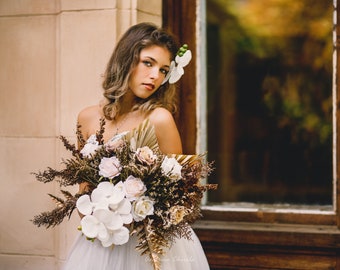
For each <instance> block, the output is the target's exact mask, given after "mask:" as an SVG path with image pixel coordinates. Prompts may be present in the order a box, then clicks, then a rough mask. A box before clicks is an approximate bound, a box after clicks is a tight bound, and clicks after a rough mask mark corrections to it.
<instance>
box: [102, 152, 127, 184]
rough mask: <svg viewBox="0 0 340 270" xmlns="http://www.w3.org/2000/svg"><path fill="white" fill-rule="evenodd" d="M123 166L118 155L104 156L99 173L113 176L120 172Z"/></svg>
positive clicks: (109, 176) (108, 176)
mask: <svg viewBox="0 0 340 270" xmlns="http://www.w3.org/2000/svg"><path fill="white" fill-rule="evenodd" d="M121 169H122V167H121V165H120V162H119V159H118V158H117V157H115V156H114V157H110V158H106V157H104V158H102V160H101V161H100V164H99V175H101V176H104V177H107V178H111V179H112V178H113V177H115V176H117V175H119V174H120V171H121Z"/></svg>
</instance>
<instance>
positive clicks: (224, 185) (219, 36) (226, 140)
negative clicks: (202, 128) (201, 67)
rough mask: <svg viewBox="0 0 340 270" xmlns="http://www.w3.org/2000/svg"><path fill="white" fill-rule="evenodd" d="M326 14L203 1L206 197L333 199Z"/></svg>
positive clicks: (308, 7)
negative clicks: (210, 187) (209, 170)
mask: <svg viewBox="0 0 340 270" xmlns="http://www.w3.org/2000/svg"><path fill="white" fill-rule="evenodd" d="M311 3H312V4H311ZM332 12H333V6H332V4H331V3H330V2H329V1H312V2H311V1H310V0H300V1H295V0H285V1H266V0H260V1H259V0H246V1H235V0H224V1H219V0H206V14H207V15H206V33H207V78H208V85H207V96H208V106H207V111H208V129H207V130H208V153H209V155H210V156H209V157H210V159H211V160H215V161H216V170H215V171H214V173H213V174H212V175H211V177H210V179H209V181H211V182H217V183H219V184H220V189H219V192H212V193H211V194H210V197H209V201H214V202H254V203H266V204H268V203H281V204H285V203H289V204H307V205H315V204H316V205H331V204H332V194H333V191H332V179H333V176H332V104H333V102H332V53H333V43H332V30H333V21H332V20H333V16H332Z"/></svg>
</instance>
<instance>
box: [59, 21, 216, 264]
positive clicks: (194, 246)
mask: <svg viewBox="0 0 340 270" xmlns="http://www.w3.org/2000/svg"><path fill="white" fill-rule="evenodd" d="M177 51H178V47H177V45H176V42H175V40H174V38H173V37H172V36H171V35H170V34H169V33H167V32H166V31H164V30H162V29H159V28H157V27H156V26H154V25H152V24H149V23H141V24H137V25H135V26H132V27H131V28H130V29H128V31H127V32H126V33H125V34H124V35H123V37H122V38H121V40H120V41H119V42H118V44H117V46H116V48H115V50H114V52H113V54H112V56H111V59H110V61H109V63H108V65H107V69H106V73H105V78H104V82H103V88H104V97H105V101H104V102H102V103H101V104H99V105H95V106H92V107H88V108H85V109H84V110H82V111H81V112H80V113H79V116H78V122H79V124H80V125H81V132H82V134H83V136H84V137H85V139H88V138H89V137H90V136H91V135H92V134H95V133H96V131H98V129H99V123H100V119H101V118H105V133H104V134H103V139H104V141H105V142H107V141H112V140H114V139H115V138H118V137H119V136H120V135H121V134H125V133H126V132H128V131H131V130H132V129H134V128H136V127H137V126H138V125H140V124H141V123H142V122H143V121H144V120H145V119H147V118H148V119H149V121H150V123H151V124H152V125H153V126H154V129H155V134H156V137H157V140H158V144H159V148H160V150H161V151H162V152H163V153H166V154H168V153H169V154H170V153H171V154H180V153H182V145H181V140H180V136H179V132H178V130H177V127H176V124H175V121H174V118H173V116H172V113H173V112H174V111H175V106H174V97H175V88H174V85H172V84H170V83H169V81H168V77H169V75H171V74H168V73H169V72H170V66H171V62H172V60H174V59H175V56H176V53H177ZM167 75H168V76H167ZM86 189H87V186H86V185H85V184H82V185H80V189H79V191H80V192H81V193H82V192H84V191H86ZM135 246H136V238H134V237H131V238H130V240H129V242H128V243H127V244H124V245H121V246H115V247H114V248H113V249H111V248H104V247H102V246H101V244H100V243H99V242H96V241H95V242H94V243H92V242H91V241H87V240H86V238H85V237H80V238H79V239H78V240H77V242H76V244H75V246H74V248H73V250H72V252H71V254H70V257H69V259H68V261H67V262H66V266H65V270H66V269H72V270H74V269H82V270H84V269H95V270H104V269H118V270H123V269H126V270H133V269H152V265H151V264H150V262H149V261H148V260H149V259H148V257H147V256H141V255H140V253H139V252H138V251H136V250H135ZM161 269H169V270H174V269H176V270H177V269H183V270H190V269H192V270H194V269H195V270H197V269H209V266H208V263H207V260H206V257H205V254H204V252H203V249H202V247H201V244H200V242H199V240H198V238H197V237H196V235H195V234H194V233H193V232H192V240H187V239H177V240H176V242H175V243H174V244H173V245H172V246H171V247H170V249H169V250H167V252H166V255H165V256H164V257H162V258H161Z"/></svg>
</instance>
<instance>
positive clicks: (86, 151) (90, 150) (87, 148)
mask: <svg viewBox="0 0 340 270" xmlns="http://www.w3.org/2000/svg"><path fill="white" fill-rule="evenodd" d="M98 148H100V145H98V144H94V143H87V144H85V145H84V147H83V149H81V150H80V153H81V154H82V155H83V156H85V157H89V156H90V155H91V154H94V153H95V152H96V151H97V149H98Z"/></svg>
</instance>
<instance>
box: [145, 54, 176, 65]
mask: <svg viewBox="0 0 340 270" xmlns="http://www.w3.org/2000/svg"><path fill="white" fill-rule="evenodd" d="M144 57H145V58H148V59H150V60H151V61H152V62H154V63H158V62H157V60H156V59H155V58H153V57H152V56H147V55H146V56H144ZM163 67H166V68H170V66H169V65H164V66H163Z"/></svg>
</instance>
